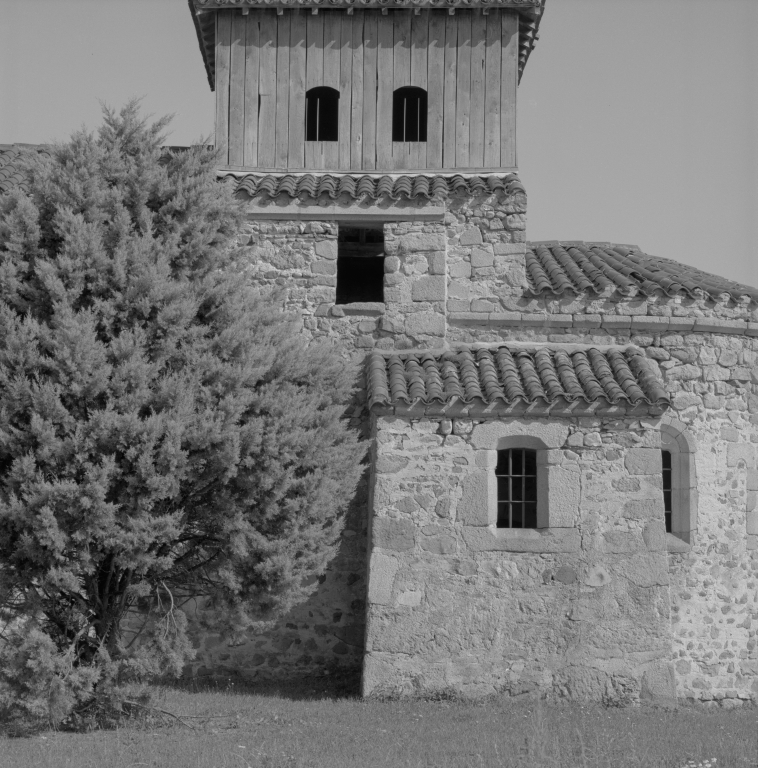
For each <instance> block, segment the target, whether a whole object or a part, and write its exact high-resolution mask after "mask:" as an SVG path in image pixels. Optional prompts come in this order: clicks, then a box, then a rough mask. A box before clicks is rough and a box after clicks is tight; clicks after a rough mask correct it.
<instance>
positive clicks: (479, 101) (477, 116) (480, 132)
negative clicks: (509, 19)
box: [468, 8, 487, 168]
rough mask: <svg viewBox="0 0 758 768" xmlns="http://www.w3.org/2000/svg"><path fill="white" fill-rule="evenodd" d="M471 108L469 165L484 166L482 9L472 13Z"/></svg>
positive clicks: (484, 35) (484, 28)
mask: <svg viewBox="0 0 758 768" xmlns="http://www.w3.org/2000/svg"><path fill="white" fill-rule="evenodd" d="M471 14H472V15H471V107H470V110H469V145H468V146H469V158H468V162H469V165H470V166H472V167H473V168H481V167H482V165H483V164H484V50H485V48H484V46H485V42H486V39H487V17H486V16H485V15H484V14H483V13H482V12H481V9H478V8H477V9H475V10H473V11H472V12H471Z"/></svg>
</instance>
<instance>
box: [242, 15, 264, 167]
mask: <svg viewBox="0 0 758 768" xmlns="http://www.w3.org/2000/svg"><path fill="white" fill-rule="evenodd" d="M242 18H244V19H246V20H247V22H246V24H245V143H244V149H243V160H242V164H243V165H245V166H248V167H255V166H256V165H258V78H259V71H260V30H259V28H258V26H259V25H258V16H257V15H255V14H252V13H251V14H248V15H247V16H243V17H242Z"/></svg>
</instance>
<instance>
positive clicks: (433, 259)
mask: <svg viewBox="0 0 758 768" xmlns="http://www.w3.org/2000/svg"><path fill="white" fill-rule="evenodd" d="M426 260H427V262H428V263H429V273H430V274H432V275H444V274H445V252H444V251H435V252H434V253H430V254H428V255H427V257H426Z"/></svg>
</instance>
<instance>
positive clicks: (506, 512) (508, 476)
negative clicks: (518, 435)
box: [495, 448, 537, 528]
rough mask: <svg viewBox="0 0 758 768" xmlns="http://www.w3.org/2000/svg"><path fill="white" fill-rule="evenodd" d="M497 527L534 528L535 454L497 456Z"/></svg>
mask: <svg viewBox="0 0 758 768" xmlns="http://www.w3.org/2000/svg"><path fill="white" fill-rule="evenodd" d="M495 476H496V477H497V527H498V528H536V527H537V451H535V450H531V449H529V448H508V449H506V450H502V451H498V452H497V466H496V467H495Z"/></svg>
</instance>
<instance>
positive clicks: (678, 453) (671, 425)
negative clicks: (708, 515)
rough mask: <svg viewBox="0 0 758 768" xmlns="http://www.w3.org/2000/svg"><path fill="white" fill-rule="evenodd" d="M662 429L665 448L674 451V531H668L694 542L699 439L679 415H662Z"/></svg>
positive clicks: (672, 479) (672, 529) (672, 528)
mask: <svg viewBox="0 0 758 768" xmlns="http://www.w3.org/2000/svg"><path fill="white" fill-rule="evenodd" d="M660 431H661V451H669V452H670V453H671V531H667V535H669V536H674V537H676V538H677V539H681V540H682V541H684V542H686V543H687V544H692V543H693V540H694V536H695V533H696V532H697V504H698V493H697V472H696V467H695V454H696V452H697V443H696V442H695V439H694V438H693V437H692V435H691V434H690V433H689V431H688V429H687V425H686V424H683V423H682V422H681V421H678V420H677V419H673V418H670V417H667V418H665V419H662V420H661V426H660ZM661 480H663V473H661ZM661 484H662V483H661ZM661 494H662V495H663V489H661ZM664 506H665V502H664ZM664 520H665V518H664Z"/></svg>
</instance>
